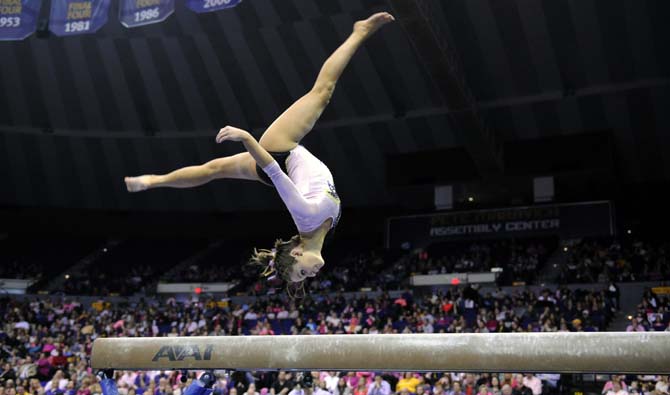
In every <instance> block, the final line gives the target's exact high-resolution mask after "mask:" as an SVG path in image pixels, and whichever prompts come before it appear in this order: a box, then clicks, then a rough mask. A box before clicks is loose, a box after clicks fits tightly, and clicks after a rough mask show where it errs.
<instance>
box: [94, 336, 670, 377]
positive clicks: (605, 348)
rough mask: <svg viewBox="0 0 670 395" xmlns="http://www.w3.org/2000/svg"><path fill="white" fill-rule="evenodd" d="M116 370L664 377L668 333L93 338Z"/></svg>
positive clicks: (98, 358) (98, 359) (97, 352)
mask: <svg viewBox="0 0 670 395" xmlns="http://www.w3.org/2000/svg"><path fill="white" fill-rule="evenodd" d="M91 366H92V367H93V368H94V369H117V370H177V369H198V370H206V369H236V370H280V369H281V370H335V371H341V370H348V371H349V370H359V371H456V372H487V371H488V372H556V373H580V372H584V373H586V372H602V373H638V374H641V373H654V374H659V373H666V374H667V373H669V372H670V333H669V332H630V333H626V332H588V333H585V332H579V333H569V332H554V333H487V334H397V335H314V336H308V335H299V336H217V337H143V338H110V339H97V340H95V342H94V343H93V352H92V355H91Z"/></svg>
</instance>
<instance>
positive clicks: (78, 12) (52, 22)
mask: <svg viewBox="0 0 670 395" xmlns="http://www.w3.org/2000/svg"><path fill="white" fill-rule="evenodd" d="M109 3H110V0H52V1H51V17H50V19H49V30H51V32H52V33H53V34H55V35H57V36H71V35H75V34H86V33H94V32H96V31H98V30H99V29H100V28H101V27H103V26H104V25H105V24H106V23H107V14H108V12H109Z"/></svg>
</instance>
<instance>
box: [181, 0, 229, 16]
mask: <svg viewBox="0 0 670 395" xmlns="http://www.w3.org/2000/svg"><path fill="white" fill-rule="evenodd" d="M241 2H242V0H186V7H188V8H190V9H191V11H193V12H197V13H199V14H200V13H203V12H212V11H219V10H225V9H226V8H233V7H235V6H237V5H238V4H240V3H241Z"/></svg>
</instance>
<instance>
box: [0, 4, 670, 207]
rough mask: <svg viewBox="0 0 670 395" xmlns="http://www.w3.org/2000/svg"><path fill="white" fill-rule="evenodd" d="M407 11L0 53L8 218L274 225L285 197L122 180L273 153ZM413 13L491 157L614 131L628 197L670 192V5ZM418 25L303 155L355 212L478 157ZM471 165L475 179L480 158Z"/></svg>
mask: <svg viewBox="0 0 670 395" xmlns="http://www.w3.org/2000/svg"><path fill="white" fill-rule="evenodd" d="M406 2H408V3H413V1H410V0H406ZM401 3H402V1H401V0H388V2H387V0H328V1H315V0H281V1H271V0H245V1H244V2H243V3H242V4H241V5H240V6H238V7H237V8H235V9H233V10H228V11H224V12H217V13H211V14H202V15H196V14H194V13H192V12H190V11H188V10H186V9H185V8H183V6H182V5H178V7H177V10H176V12H175V14H174V15H173V16H171V17H170V18H169V19H168V20H167V21H166V22H164V23H160V24H157V25H152V26H149V27H145V28H137V29H132V30H127V29H125V28H123V27H122V26H121V25H120V24H119V23H118V22H116V21H115V20H111V19H110V22H109V23H108V24H107V25H106V26H105V27H104V28H103V29H102V30H101V31H99V32H97V33H95V34H92V35H86V36H74V37H67V38H57V37H53V36H52V37H48V38H38V37H36V36H32V37H30V38H29V39H27V40H25V41H22V42H1V43H0V54H2V57H1V59H2V60H1V61H0V81H1V82H2V86H3V89H2V90H0V130H2V132H0V176H1V177H2V178H3V179H4V180H9V181H8V182H7V181H5V185H8V186H9V187H7V188H2V189H0V203H2V204H5V205H9V206H14V205H20V206H55V207H85V208H102V209H160V210H163V209H188V210H191V209H195V210H198V209H207V210H223V211H228V210H244V209H266V208H277V207H279V204H280V203H279V201H278V199H277V198H276V197H275V198H268V196H270V195H272V193H271V190H269V189H267V188H266V187H263V186H260V185H253V184H251V183H245V182H234V181H231V182H217V183H215V184H213V185H210V186H206V187H203V188H199V189H197V190H192V191H184V190H180V191H167V190H156V191H150V192H148V193H143V194H138V195H129V194H127V193H126V192H125V190H124V187H123V183H122V178H123V176H125V175H135V174H141V173H160V172H165V171H168V170H170V169H173V168H175V167H180V166H184V165H190V164H194V163H202V162H205V161H207V160H210V159H213V158H215V157H218V156H223V155H228V154H231V153H234V152H238V151H239V150H240V149H241V147H240V146H237V145H235V144H233V143H231V144H228V145H223V146H217V145H215V144H214V135H215V133H216V131H217V130H218V129H219V128H220V127H222V126H224V125H227V124H230V125H235V126H239V127H243V128H248V129H251V130H253V131H254V133H255V134H256V135H257V136H259V135H260V133H262V131H263V129H264V128H265V127H266V126H267V125H269V124H270V123H271V122H272V120H273V119H274V118H275V117H276V116H277V115H278V114H280V113H281V112H282V111H283V109H284V108H286V107H287V106H288V105H290V103H292V102H293V101H294V100H295V99H297V98H298V97H300V96H301V95H302V94H303V93H304V92H306V91H307V90H308V89H309V87H310V86H311V84H312V82H313V79H314V77H315V75H316V73H317V71H318V69H319V67H320V65H321V63H322V62H323V60H324V59H325V58H326V57H327V55H328V54H329V53H330V51H332V50H333V49H334V48H335V47H336V46H337V45H338V44H339V43H340V42H341V41H342V40H343V39H344V38H345V37H346V36H347V34H348V33H349V32H350V29H351V25H352V23H353V21H355V20H357V19H360V18H363V17H365V16H367V15H368V14H370V13H371V12H373V11H379V10H389V9H390V8H391V4H393V5H395V6H398V4H401ZM416 3H431V4H430V6H431V9H432V10H435V12H434V13H432V14H431V15H428V16H427V17H429V18H430V19H431V22H432V23H434V24H435V26H439V27H441V29H440V30H439V32H437V33H436V34H437V36H439V38H440V39H441V40H444V42H446V43H448V44H449V45H448V47H449V51H451V53H452V54H455V55H456V57H457V58H458V59H459V60H458V61H459V63H460V67H459V70H458V71H457V72H458V73H462V74H461V75H460V77H462V78H463V81H464V83H465V85H466V87H467V89H468V90H469V92H471V93H472V96H473V97H474V99H475V100H476V102H477V104H478V108H479V113H478V115H479V116H480V117H481V119H482V120H483V121H484V122H485V124H486V125H488V127H489V129H490V131H491V133H492V135H493V136H494V137H495V140H497V141H499V142H505V141H506V142H509V141H518V140H525V139H538V138H545V137H555V136H568V135H574V134H581V133H585V132H589V131H593V130H608V131H611V133H612V136H613V141H614V142H615V145H614V146H615V149H616V156H617V161H618V162H619V164H620V166H619V167H620V173H619V174H618V176H620V177H621V178H622V180H625V181H626V182H631V183H633V182H642V181H654V180H667V179H668V178H669V177H670V159H669V158H668V157H667V155H665V153H666V152H668V149H669V148H670V114H669V112H668V109H670V88H669V87H670V51H668V46H667V44H665V40H666V39H667V37H670V24H668V23H667V20H670V2H667V1H664V0H647V1H632V0H593V1H592V0H587V1H584V0H543V1H537V0H441V1H438V0H416ZM178 4H179V2H178ZM115 6H116V5H113V6H112V7H113V9H112V11H111V15H115V9H114V7H115ZM405 22H406V23H397V24H394V25H393V26H388V27H386V28H385V29H384V31H383V32H382V33H380V34H378V35H377V36H375V37H374V38H373V39H372V40H370V42H369V43H368V44H367V45H366V47H365V48H364V49H363V50H362V51H361V52H360V53H359V54H358V55H357V56H356V58H355V59H354V61H353V62H352V64H351V66H350V67H349V69H348V70H347V71H346V73H345V75H344V77H343V78H342V80H341V83H340V84H339V86H338V89H337V91H336V94H335V97H334V98H333V100H332V101H331V105H330V107H329V108H328V110H327V111H326V112H325V113H324V116H323V118H322V122H320V123H319V125H318V126H317V129H316V130H315V131H314V133H312V134H311V135H310V136H309V137H308V139H307V140H306V141H305V144H306V145H307V146H308V148H310V149H311V150H312V151H313V152H315V153H316V154H317V155H318V156H319V157H321V158H322V159H323V160H324V162H326V163H327V164H328V165H329V166H330V167H331V170H332V171H333V173H334V174H335V177H336V182H337V185H338V192H339V193H340V195H342V197H343V199H344V201H345V203H346V204H347V205H353V206H365V205H380V204H389V203H391V202H392V201H393V194H392V193H389V191H388V187H387V185H386V181H385V174H384V162H385V158H386V156H387V155H390V154H397V153H410V152H416V151H422V150H435V149H441V148H450V147H462V146H464V145H467V143H468V137H469V135H468V134H467V133H469V131H468V130H464V129H463V128H462V127H459V123H458V122H454V119H453V115H454V109H453V108H449V106H448V105H447V104H446V103H448V100H445V97H448V95H449V92H444V89H441V88H440V84H439V81H436V78H437V79H439V78H440V77H439V76H436V75H435V73H434V72H433V71H434V68H431V65H432V66H434V64H433V60H434V59H432V58H431V57H430V56H428V57H427V56H426V53H425V52H421V51H419V50H417V47H420V45H418V46H417V44H420V43H421V40H425V37H421V36H419V35H418V32H417V31H416V30H415V29H413V28H412V24H411V23H407V21H405ZM428 55H430V54H428ZM435 55H436V56H438V55H439V54H435ZM469 151H470V154H471V155H472V156H473V157H474V160H475V162H476V161H477V160H478V158H477V156H478V155H479V153H477V151H476V150H475V151H473V150H472V149H470V150H469ZM565 154H566V155H568V156H569V155H570V154H571V153H570V152H566V153H565ZM503 155H504V153H503Z"/></svg>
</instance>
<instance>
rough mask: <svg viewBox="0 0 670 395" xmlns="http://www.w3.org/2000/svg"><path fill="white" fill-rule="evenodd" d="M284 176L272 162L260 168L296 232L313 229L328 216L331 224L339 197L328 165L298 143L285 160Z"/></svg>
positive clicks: (335, 213) (334, 219)
mask: <svg viewBox="0 0 670 395" xmlns="http://www.w3.org/2000/svg"><path fill="white" fill-rule="evenodd" d="M286 169H287V171H288V175H287V174H286V173H284V171H283V170H282V169H281V167H279V163H277V161H274V162H272V163H270V164H269V165H267V166H265V167H264V168H263V171H264V172H265V173H266V174H267V175H268V177H270V179H271V180H272V183H273V184H274V186H275V188H277V192H278V193H279V196H280V197H281V199H282V200H283V201H284V204H285V205H286V208H288V211H289V213H291V217H292V218H293V222H295V226H296V227H297V228H298V231H299V232H300V233H309V232H312V231H314V230H316V229H317V228H318V227H319V226H321V225H322V224H323V223H324V222H325V221H326V220H327V219H328V218H332V219H333V225H332V227H335V225H336V224H337V221H338V220H339V216H340V198H339V196H337V192H336V191H335V183H334V182H333V175H332V174H330V170H328V167H327V166H326V165H325V164H323V162H321V161H320V160H319V159H318V158H317V157H316V156H314V155H312V153H311V152H309V151H307V149H306V148H305V147H303V146H302V145H298V146H297V147H295V148H294V149H293V150H292V151H291V152H290V154H289V156H288V158H287V159H286Z"/></svg>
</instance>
